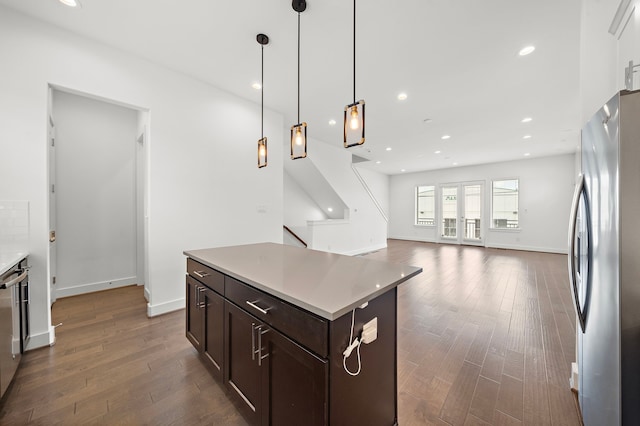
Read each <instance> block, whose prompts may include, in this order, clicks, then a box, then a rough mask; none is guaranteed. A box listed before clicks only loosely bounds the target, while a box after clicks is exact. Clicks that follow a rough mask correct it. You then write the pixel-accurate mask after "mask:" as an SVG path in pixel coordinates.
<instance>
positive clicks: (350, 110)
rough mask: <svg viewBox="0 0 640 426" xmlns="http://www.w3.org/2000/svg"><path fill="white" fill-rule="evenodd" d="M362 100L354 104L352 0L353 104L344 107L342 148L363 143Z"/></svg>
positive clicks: (354, 13)
mask: <svg viewBox="0 0 640 426" xmlns="http://www.w3.org/2000/svg"><path fill="white" fill-rule="evenodd" d="M364 124H365V123H364V100H359V101H357V102H356V0H353V103H351V104H349V105H347V106H346V107H344V147H345V148H351V147H352V146H358V145H362V144H363V143H364Z"/></svg>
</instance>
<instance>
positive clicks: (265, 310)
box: [246, 300, 271, 315]
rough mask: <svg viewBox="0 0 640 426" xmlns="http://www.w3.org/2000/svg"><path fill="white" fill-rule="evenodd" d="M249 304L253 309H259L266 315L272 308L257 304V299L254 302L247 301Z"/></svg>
mask: <svg viewBox="0 0 640 426" xmlns="http://www.w3.org/2000/svg"><path fill="white" fill-rule="evenodd" d="M246 302H247V305H249V306H251V307H252V308H253V309H255V310H257V311H258V312H261V313H263V314H265V315H267V314H268V313H269V310H270V309H271V308H266V309H262V308H261V307H260V306H258V305H256V303H258V301H257V300H254V301H253V302H249V301H248V300H247V301H246Z"/></svg>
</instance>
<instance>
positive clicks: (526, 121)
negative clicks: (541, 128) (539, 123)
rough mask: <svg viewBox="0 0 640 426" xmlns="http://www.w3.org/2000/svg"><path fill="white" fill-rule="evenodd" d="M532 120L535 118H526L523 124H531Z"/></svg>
mask: <svg viewBox="0 0 640 426" xmlns="http://www.w3.org/2000/svg"><path fill="white" fill-rule="evenodd" d="M531 120H533V118H531V117H525V118H523V119H522V123H529V122H531Z"/></svg>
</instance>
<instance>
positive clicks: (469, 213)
mask: <svg viewBox="0 0 640 426" xmlns="http://www.w3.org/2000/svg"><path fill="white" fill-rule="evenodd" d="M439 204H440V226H439V227H440V229H439V232H440V241H442V242H449V243H454V244H476V245H482V244H483V242H482V241H483V237H484V235H483V228H484V209H483V206H484V185H483V183H482V182H470V183H454V184H446V185H441V186H440V203H439Z"/></svg>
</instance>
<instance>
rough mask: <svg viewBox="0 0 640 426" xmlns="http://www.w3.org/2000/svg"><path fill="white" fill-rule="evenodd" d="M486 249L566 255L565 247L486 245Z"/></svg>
mask: <svg viewBox="0 0 640 426" xmlns="http://www.w3.org/2000/svg"><path fill="white" fill-rule="evenodd" d="M486 247H487V248H497V249H505V250H522V251H538V252H541V253H556V254H567V249H566V247H565V248H561V249H559V248H555V247H533V246H520V245H509V244H487V245H486Z"/></svg>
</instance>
